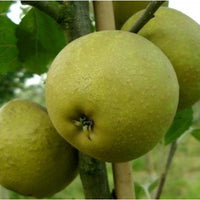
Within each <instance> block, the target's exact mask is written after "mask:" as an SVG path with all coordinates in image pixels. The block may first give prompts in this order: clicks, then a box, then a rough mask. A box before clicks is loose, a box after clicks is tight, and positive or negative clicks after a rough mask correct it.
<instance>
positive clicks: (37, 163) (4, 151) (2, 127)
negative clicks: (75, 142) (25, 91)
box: [0, 99, 78, 198]
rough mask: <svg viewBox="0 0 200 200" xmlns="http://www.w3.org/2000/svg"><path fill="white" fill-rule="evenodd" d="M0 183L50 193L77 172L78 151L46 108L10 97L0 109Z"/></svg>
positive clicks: (32, 193)
mask: <svg viewBox="0 0 200 200" xmlns="http://www.w3.org/2000/svg"><path fill="white" fill-rule="evenodd" d="M0 138H1V140H0V163H1V164H0V184H1V185H3V186H4V187H6V188H8V189H10V190H14V191H16V192H18V193H20V194H23V195H26V196H33V197H37V198H42V197H47V196H51V195H53V194H54V193H56V192H58V191H60V190H61V189H63V188H64V187H66V186H67V185H68V184H69V183H71V181H72V180H73V179H74V178H75V177H76V175H77V168H78V154H77V150H75V149H74V148H73V147H72V146H71V145H69V144H68V143H67V142H66V141H65V140H64V139H63V138H62V137H60V135H59V134H58V133H57V132H56V130H55V128H54V127H53V125H52V123H51V121H50V119H49V116H48V114H47V111H46V109H44V108H43V107H42V106H40V105H39V104H36V103H33V102H31V101H29V100H22V99H17V100H12V101H10V102H8V103H6V104H5V105H4V106H3V107H2V108H1V109H0Z"/></svg>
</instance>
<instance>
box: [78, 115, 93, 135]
mask: <svg viewBox="0 0 200 200" xmlns="http://www.w3.org/2000/svg"><path fill="white" fill-rule="evenodd" d="M74 125H75V126H77V127H79V128H81V129H82V130H83V131H84V132H86V131H92V128H93V126H94V121H93V120H91V119H90V118H89V117H87V116H86V115H82V116H81V117H80V118H79V120H74Z"/></svg>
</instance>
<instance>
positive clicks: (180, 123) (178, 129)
mask: <svg viewBox="0 0 200 200" xmlns="http://www.w3.org/2000/svg"><path fill="white" fill-rule="evenodd" d="M192 121H193V110H192V108H191V107H190V108H187V109H184V110H180V111H177V113H176V116H175V118H174V121H173V123H172V125H171V127H170V129H169V130H168V132H167V134H166V135H165V145H167V144H170V143H172V142H174V141H175V140H176V139H177V138H179V137H180V136H181V135H182V134H183V133H184V132H185V131H186V130H188V129H189V127H190V126H191V125H192Z"/></svg>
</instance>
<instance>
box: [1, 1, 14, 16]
mask: <svg viewBox="0 0 200 200" xmlns="http://www.w3.org/2000/svg"><path fill="white" fill-rule="evenodd" d="M12 3H13V1H0V14H1V13H6V12H8V9H9V7H10V5H11V4H12Z"/></svg>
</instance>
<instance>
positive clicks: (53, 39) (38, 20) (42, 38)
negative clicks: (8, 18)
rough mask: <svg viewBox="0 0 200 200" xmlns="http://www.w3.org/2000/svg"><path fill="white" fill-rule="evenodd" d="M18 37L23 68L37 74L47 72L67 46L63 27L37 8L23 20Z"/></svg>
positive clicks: (17, 33) (18, 28) (18, 29)
mask: <svg viewBox="0 0 200 200" xmlns="http://www.w3.org/2000/svg"><path fill="white" fill-rule="evenodd" d="M16 35H17V38H18V43H17V45H18V49H19V57H20V60H21V62H22V63H23V66H24V67H25V68H26V69H28V70H29V71H31V72H33V73H37V74H41V73H44V72H46V71H47V68H48V66H49V64H50V63H51V61H52V60H53V58H54V57H55V56H56V55H57V53H58V52H59V51H60V50H61V49H62V48H63V47H64V46H65V38H64V31H63V30H62V29H61V27H60V26H59V25H58V24H57V23H56V22H55V21H54V20H53V19H52V18H51V17H49V16H48V15H46V14H44V13H43V12H41V11H39V10H37V9H36V8H32V9H31V10H30V11H29V12H28V13H27V14H26V15H25V17H24V18H23V19H22V21H21V23H20V24H19V26H18V27H17V31H16ZM25 39H26V42H25Z"/></svg>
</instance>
